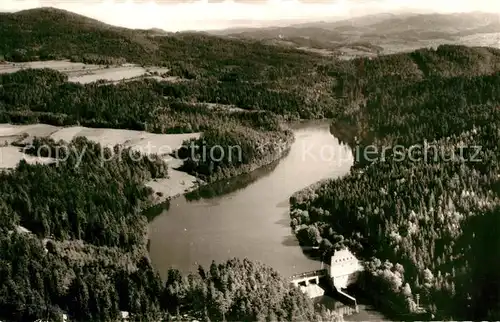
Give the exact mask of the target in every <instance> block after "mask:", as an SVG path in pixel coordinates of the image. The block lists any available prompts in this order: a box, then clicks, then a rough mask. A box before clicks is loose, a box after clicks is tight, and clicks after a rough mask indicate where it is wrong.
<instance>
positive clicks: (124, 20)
mask: <svg viewBox="0 0 500 322" xmlns="http://www.w3.org/2000/svg"><path fill="white" fill-rule="evenodd" d="M41 6H51V7H57V8H61V9H67V10H70V11H73V12H77V13H80V14H83V15H86V16H90V17H93V18H96V19H99V20H101V21H104V22H106V23H110V24H113V25H120V26H125V27H129V28H152V27H156V28H162V29H165V30H168V31H178V30H208V29H222V28H227V27H234V26H252V25H253V26H260V25H269V24H272V23H271V22H273V21H277V20H320V19H323V20H327V19H332V20H333V19H339V18H348V17H352V16H359V15H364V14H375V13H381V12H395V11H410V12H443V13H448V12H468V11H490V12H500V0H302V1H298V0H268V1H266V0H236V2H235V1H223V2H222V0H201V1H200V0H196V1H183V0H156V1H155V0H149V1H148V0H132V1H131V0H114V1H110V0H41V1H36V0H0V10H1V11H17V10H22V9H29V8H35V7H41Z"/></svg>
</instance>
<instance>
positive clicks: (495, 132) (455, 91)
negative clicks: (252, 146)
mask: <svg viewBox="0 0 500 322" xmlns="http://www.w3.org/2000/svg"><path fill="white" fill-rule="evenodd" d="M485 50H486V49H485ZM488 51H490V52H495V51H492V50H489V49H488ZM427 52H429V51H427V50H425V51H424V50H422V51H417V52H415V53H412V54H410V56H417V55H421V53H427ZM470 52H471V50H470V49H468V48H461V47H460V48H452V47H444V46H442V47H440V48H439V49H438V50H437V51H436V53H437V54H440V55H442V56H443V57H445V58H450V59H454V60H458V59H461V60H463V61H464V63H466V62H469V63H467V64H466V65H465V67H464V68H463V69H461V70H458V69H457V70H453V69H448V70H447V74H441V75H436V74H438V73H441V71H443V69H442V70H441V71H439V70H438V71H437V72H436V71H430V72H429V73H428V75H421V76H419V77H414V80H413V81H405V80H404V79H403V80H401V81H400V80H397V79H393V80H391V79H385V80H384V81H380V82H377V83H370V81H367V82H365V83H358V85H357V86H359V87H354V88H353V87H344V93H346V94H347V96H348V97H349V101H351V102H362V103H358V105H356V106H353V107H354V108H352V109H351V110H346V111H343V116H342V117H341V118H339V122H340V123H342V122H343V123H342V124H344V125H345V126H346V127H347V128H348V129H349V130H350V132H344V133H341V131H338V129H339V127H338V126H336V125H335V124H334V126H333V127H332V129H333V132H334V133H338V135H340V136H342V135H346V133H347V135H351V136H352V135H354V136H355V137H356V140H354V139H353V138H352V137H350V138H347V140H351V141H350V142H351V144H353V145H352V146H353V153H354V154H355V156H356V161H358V163H357V167H356V169H355V170H353V171H352V172H351V174H349V175H348V176H346V177H345V178H342V179H338V180H333V181H329V182H325V183H321V184H318V185H316V186H314V187H310V188H308V189H305V190H303V191H301V192H299V193H297V194H295V195H294V196H293V197H292V198H291V201H292V207H291V209H292V211H291V218H292V223H291V225H292V228H293V229H294V231H295V232H296V234H297V236H298V238H299V239H300V240H301V242H302V243H303V244H306V245H318V246H320V248H321V249H322V251H323V252H324V254H325V255H328V254H331V253H332V252H334V250H335V249H337V248H339V247H342V246H348V247H350V248H351V249H353V250H355V251H356V253H357V254H358V255H359V256H360V257H361V258H363V259H365V260H367V261H368V262H367V271H366V272H367V273H366V274H365V276H364V283H363V282H362V283H360V286H361V287H363V286H364V291H365V292H367V293H369V294H371V296H372V298H373V299H374V300H376V302H378V303H379V305H380V306H381V307H382V308H384V309H387V310H388V311H396V312H399V313H401V312H407V313H416V312H417V311H418V308H417V306H416V303H415V302H416V296H417V294H418V295H419V296H420V304H421V306H422V307H423V308H424V309H426V310H427V311H429V312H431V313H432V314H433V316H434V317H436V318H438V319H466V320H469V319H473V320H475V319H484V320H496V319H498V318H499V314H500V307H499V306H498V303H500V297H499V296H500V293H499V287H498V285H499V281H500V275H499V273H498V272H500V269H499V267H498V265H497V264H496V263H493V262H492V260H493V258H496V257H498V252H499V250H500V240H499V239H498V237H497V235H496V234H493V233H492V229H494V228H493V227H496V226H498V218H500V217H498V209H499V208H498V206H499V204H498V200H499V195H498V193H499V192H500V191H499V190H498V187H499V186H498V182H499V164H498V158H499V156H500V154H499V150H498V140H499V136H500V134H499V133H500V132H499V129H498V124H499V123H498V122H499V113H498V104H499V103H500V102H499V97H498V95H497V87H498V79H499V78H498V77H499V74H498V73H497V72H496V71H493V72H492V73H491V74H488V75H477V70H476V72H472V70H470V69H469V68H470V66H471V65H472V66H473V65H475V63H477V61H476V60H473V59H472V58H471V57H470V56H468V54H467V53H470ZM464 57H469V58H467V59H465V58H464ZM381 60H382V59H381ZM376 63H377V61H375V63H373V61H365V64H366V65H365V66H367V65H370V64H376ZM372 66H373V65H372ZM370 75H371V76H369V78H372V79H377V73H376V71H373V72H372V73H370ZM408 77H409V79H411V78H412V76H411V73H410V76H408ZM348 86H352V85H348ZM346 88H349V89H347V90H346ZM340 130H344V131H345V129H340ZM336 131H338V132H336ZM375 289H376V291H375ZM382 294H383V295H382ZM406 318H408V316H406Z"/></svg>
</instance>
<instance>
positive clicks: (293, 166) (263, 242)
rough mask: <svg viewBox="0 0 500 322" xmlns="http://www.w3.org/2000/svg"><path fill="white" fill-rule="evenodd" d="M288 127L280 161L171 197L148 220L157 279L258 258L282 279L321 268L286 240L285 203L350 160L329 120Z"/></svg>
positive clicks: (345, 169) (334, 174) (290, 238)
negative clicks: (289, 136) (287, 145)
mask: <svg viewBox="0 0 500 322" xmlns="http://www.w3.org/2000/svg"><path fill="white" fill-rule="evenodd" d="M293 129H294V132H295V142H294V143H293V145H292V147H291V149H290V151H289V153H288V154H287V156H285V157H284V158H283V159H281V160H280V161H279V162H276V163H275V164H272V165H270V166H268V167H264V168H261V169H259V170H257V171H255V172H253V173H251V174H249V175H245V176H241V177H237V178H233V179H231V180H227V181H224V182H219V183H217V184H215V185H211V186H206V187H204V188H202V190H201V191H200V192H196V193H191V194H188V195H187V196H183V197H179V198H176V199H173V200H172V201H171V203H170V208H169V210H168V211H165V212H163V213H162V214H160V215H159V216H157V217H155V218H154V220H152V221H151V222H150V225H149V234H150V235H149V238H150V245H149V247H150V248H149V250H150V257H151V260H152V263H153V265H154V266H155V268H156V269H157V270H158V271H159V273H160V275H161V276H162V278H165V277H166V274H167V271H168V269H169V268H171V267H172V268H177V269H179V270H181V271H183V272H188V271H193V270H196V269H197V267H198V265H199V264H201V265H203V266H205V267H208V266H209V265H210V264H211V262H212V260H215V261H216V262H223V261H225V260H227V259H229V258H232V257H239V258H245V257H246V258H248V259H250V260H256V261H261V262H263V263H265V264H267V265H269V266H271V267H273V268H274V269H276V270H277V271H278V272H280V273H281V274H282V275H284V276H285V277H287V276H290V275H293V274H295V273H300V272H305V271H311V270H315V269H319V268H320V265H321V264H320V262H319V261H317V260H313V259H311V258H308V257H307V256H306V255H304V253H303V252H302V250H301V248H300V247H299V245H298V242H297V240H296V238H295V237H294V236H293V235H292V232H291V229H290V219H289V214H288V213H289V202H288V200H289V197H290V196H291V195H292V194H293V193H294V192H296V191H298V190H300V189H302V188H305V187H307V186H309V185H311V184H314V183H316V182H317V181H320V180H322V179H326V178H337V177H340V176H343V175H346V174H347V173H348V172H349V169H350V168H351V166H352V164H353V155H352V152H351V149H350V148H349V147H348V146H347V145H344V144H341V143H340V142H339V140H337V139H336V138H335V137H333V136H332V135H331V133H330V130H329V122H327V121H316V122H307V123H301V124H299V125H295V126H294V127H293Z"/></svg>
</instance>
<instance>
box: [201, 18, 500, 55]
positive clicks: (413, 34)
mask: <svg viewBox="0 0 500 322" xmlns="http://www.w3.org/2000/svg"><path fill="white" fill-rule="evenodd" d="M496 32H500V16H499V15H498V14H494V13H484V12H472V13H456V14H392V13H386V14H376V15H369V16H363V17H356V18H352V19H347V20H338V21H330V22H328V21H319V22H308V23H301V24H294V25H290V26H287V27H269V28H246V29H245V28H237V29H227V30H220V31H213V32H211V33H212V34H216V35H221V36H229V37H236V38H249V39H256V40H261V41H264V42H266V43H271V44H275V45H283V46H292V47H297V48H302V49H326V50H330V51H334V52H333V53H332V52H331V54H338V53H339V52H346V51H348V50H351V51H352V50H358V53H359V48H358V47H359V44H360V43H361V44H363V47H364V49H363V50H362V51H361V54H363V52H364V53H365V54H378V53H382V52H389V53H390V52H397V51H402V50H404V48H403V49H401V48H400V47H401V46H403V47H407V50H413V49H416V48H420V47H428V46H429V43H431V42H433V41H435V42H437V43H438V44H440V43H457V44H460V43H461V42H460V41H461V39H460V38H461V37H467V36H474V35H477V34H484V33H496ZM394 45H395V46H397V48H396V49H394V50H391V49H389V50H387V47H391V46H394ZM476 45H481V44H479V43H478V44H476ZM381 48H382V49H381Z"/></svg>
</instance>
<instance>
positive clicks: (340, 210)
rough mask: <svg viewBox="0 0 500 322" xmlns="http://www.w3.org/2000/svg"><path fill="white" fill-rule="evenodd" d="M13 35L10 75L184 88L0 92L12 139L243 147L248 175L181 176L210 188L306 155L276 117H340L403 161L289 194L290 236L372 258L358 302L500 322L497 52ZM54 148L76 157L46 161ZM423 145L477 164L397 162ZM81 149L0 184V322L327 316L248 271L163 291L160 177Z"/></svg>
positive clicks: (34, 23)
mask: <svg viewBox="0 0 500 322" xmlns="http://www.w3.org/2000/svg"><path fill="white" fill-rule="evenodd" d="M0 19H2V23H1V24H0V38H1V39H2V43H1V45H0V55H1V56H3V58H4V59H6V60H14V61H26V60H30V59H55V58H66V59H72V60H74V61H83V60H85V61H89V59H90V61H89V62H93V63H103V64H117V63H123V62H130V63H139V64H143V65H162V66H166V67H168V68H169V69H170V74H171V75H176V76H180V77H181V78H182V81H181V82H176V83H172V82H165V81H162V82H159V81H156V80H147V79H143V80H137V81H132V82H127V83H119V84H116V85H112V84H100V83H93V84H87V85H81V84H74V83H69V82H68V81H67V78H66V76H65V75H63V74H61V73H59V72H56V71H52V70H25V71H19V72H17V73H14V74H8V75H1V76H0V121H1V122H11V123H37V122H44V123H50V124H54V125H73V124H81V125H87V126H92V127H113V128H128V129H138V130H145V131H150V132H157V133H179V132H195V131H202V132H204V135H203V136H202V138H201V139H200V140H198V141H196V143H198V144H200V145H202V144H205V145H206V146H208V147H210V146H214V145H223V146H224V147H226V148H227V147H230V146H231V145H235V144H236V145H239V146H241V147H242V148H243V151H244V154H243V158H242V159H241V160H238V161H234V158H233V161H231V160H229V159H227V158H226V159H223V160H220V161H214V160H210V159H209V160H201V161H200V160H196V159H195V158H191V159H190V160H188V161H187V162H186V163H185V170H186V171H189V172H191V173H194V174H197V175H199V176H201V177H202V178H204V179H207V180H218V179H221V178H226V177H228V176H233V175H235V174H238V173H242V172H247V171H250V170H252V169H254V168H255V167H258V166H261V165H263V164H266V163H270V162H271V161H272V160H274V159H276V158H277V157H279V156H281V155H282V153H284V152H285V150H286V148H287V147H288V145H289V144H290V143H291V141H292V139H293V138H292V135H291V132H290V131H289V130H288V129H287V128H286V126H285V125H284V124H283V122H282V121H283V120H290V119H298V118H322V117H329V118H332V119H333V125H332V132H333V133H334V134H335V135H336V136H338V137H339V138H340V139H342V140H344V141H346V142H349V143H350V144H352V147H353V150H354V151H357V150H359V149H363V148H365V147H366V146H367V145H369V144H374V145H376V146H377V147H384V146H385V147H395V146H396V145H398V144H399V145H401V146H402V147H403V148H402V149H400V150H398V151H397V153H396V151H392V150H391V149H389V151H388V152H387V154H386V155H385V159H383V160H380V159H379V161H378V162H369V160H367V159H366V158H363V160H361V159H360V160H359V161H362V162H360V163H359V166H360V167H361V166H363V168H362V169H358V170H356V171H353V173H352V174H350V175H349V176H347V177H346V178H343V179H340V180H336V181H332V182H327V183H324V184H321V185H318V186H317V187H315V188H313V189H308V190H306V191H304V192H301V193H299V194H297V195H296V196H294V198H292V213H291V214H292V226H293V228H294V229H295V230H296V233H297V235H298V236H299V238H300V239H301V242H302V243H307V244H319V245H320V247H321V249H322V250H323V251H325V253H326V254H329V253H331V252H332V251H333V249H334V248H335V247H338V246H341V245H349V246H350V247H351V248H353V250H355V251H356V252H357V254H358V255H359V256H361V257H362V258H364V259H366V260H369V263H368V265H367V268H368V269H367V271H368V274H366V275H365V276H364V277H365V279H364V283H365V284H364V285H365V290H366V291H367V292H370V290H374V289H376V290H377V292H378V293H377V296H375V297H377V298H379V299H382V300H383V301H381V304H386V303H389V301H390V303H392V304H393V307H392V309H393V310H394V309H395V308H397V310H398V311H404V310H407V311H408V312H412V311H415V298H416V294H420V296H421V304H422V305H423V306H424V307H425V308H426V309H428V310H429V311H431V312H432V313H433V314H434V315H435V316H436V317H438V318H454V319H474V320H475V319H483V320H484V319H499V318H500V317H499V312H500V309H499V308H498V303H499V302H500V300H499V299H500V296H499V295H498V289H499V288H498V285H499V284H500V282H499V281H500V277H499V276H498V272H500V268H499V267H498V265H497V261H495V259H496V258H498V255H500V254H496V253H495V252H498V250H499V249H500V245H499V241H498V238H497V234H494V233H492V231H493V230H492V229H491V228H492V227H493V229H494V227H496V226H498V218H499V217H498V206H500V205H499V204H498V200H499V199H498V192H499V191H498V188H499V185H498V175H499V173H498V156H499V155H498V148H497V146H496V144H497V142H498V139H499V132H498V121H499V120H498V117H499V114H498V112H499V110H498V104H499V103H500V102H499V99H500V96H499V94H498V90H497V85H498V84H499V75H500V74H498V71H499V69H500V52H499V51H498V50H496V49H491V48H468V47H462V46H440V47H439V48H437V49H436V50H431V49H421V50H417V51H415V52H412V53H404V54H395V55H390V56H381V57H379V58H376V59H368V58H365V59H355V60H351V61H336V60H331V59H326V58H324V57H321V56H318V55H314V54H311V53H305V52H301V51H297V50H292V49H283V48H277V47H273V46H266V45H263V44H261V43H259V42H256V41H241V40H231V39H222V38H218V37H213V36H208V35H202V34H190V33H179V34H174V35H166V36H155V37H151V36H150V34H149V33H148V32H145V31H133V30H127V29H123V28H116V27H111V26H108V25H104V24H102V23H99V22H97V21H95V20H91V19H88V18H85V17H82V16H78V15H75V14H70V13H68V12H65V11H61V10H55V9H37V10H28V11H24V12H19V13H14V14H1V15H0ZM89 57H90V58H89ZM206 103H217V104H224V105H225V106H222V107H221V108H217V109H213V108H211V105H208V104H206ZM229 107H230V108H236V109H233V110H231V109H230V108H229ZM237 108H240V109H237ZM42 143H46V144H49V145H51V146H53V147H54V148H55V146H56V145H57V144H64V143H55V142H45V141H35V146H39V145H40V144H42ZM37 144H38V145H37ZM356 144H358V146H356ZM414 144H422V145H424V144H430V145H432V146H436V147H438V148H439V149H443V151H445V152H446V153H448V154H447V155H446V157H447V158H449V154H450V153H451V152H452V151H454V152H455V154H458V153H464V154H463V155H462V156H464V157H467V158H465V159H464V160H462V159H458V160H455V161H454V162H452V161H449V160H448V159H447V160H443V158H442V155H437V156H438V157H439V158H437V159H436V160H434V158H430V159H427V160H420V161H419V162H415V161H413V160H410V159H409V158H403V160H401V155H403V156H404V155H407V154H409V153H410V147H411V146H412V145H414ZM70 146H72V147H76V148H77V149H80V150H81V149H83V148H85V149H87V150H88V151H87V153H86V154H85V158H84V159H83V160H82V163H81V164H80V165H79V167H77V168H75V162H77V161H78V160H79V159H78V158H77V157H76V156H70V157H69V159H68V161H66V162H63V163H59V164H58V166H57V167H55V165H53V166H47V165H45V166H44V165H28V164H26V163H24V162H23V163H21V164H20V165H19V166H18V168H17V169H15V170H13V171H10V172H5V173H2V174H1V176H0V190H1V191H0V192H1V195H2V199H1V200H0V217H1V218H2V221H1V224H0V227H1V228H0V243H1V245H2V247H1V248H0V260H1V262H2V265H0V270H1V274H0V281H1V283H0V285H1V288H0V317H1V318H5V319H11V320H17V321H25V320H30V319H35V318H39V317H47V316H49V317H50V318H49V320H53V319H55V316H56V314H58V313H59V312H60V311H66V312H68V313H69V315H70V316H71V317H73V318H75V319H77V320H82V321H88V320H103V321H108V320H113V319H115V318H116V317H117V315H118V311H120V310H124V311H129V312H131V314H132V317H133V319H137V320H140V319H142V320H151V319H152V318H153V317H157V316H162V317H164V316H165V315H166V312H167V311H168V312H169V313H170V314H177V313H179V314H184V313H186V314H188V313H189V314H191V315H193V316H194V317H197V318H199V319H206V320H208V319H211V320H221V319H224V318H225V319H226V320H245V319H250V320H253V319H261V320H264V319H273V318H275V319H280V320H288V319H290V320H297V321H299V320H300V321H302V320H310V319H320V317H319V316H317V315H315V313H314V312H313V306H312V304H311V303H310V302H309V300H307V299H305V297H304V296H303V295H302V294H300V293H299V292H297V290H295V289H292V288H290V287H289V286H288V285H287V284H286V282H284V280H282V279H281V278H279V276H278V275H277V273H276V272H274V271H272V270H271V269H269V268H265V267H262V266H260V265H257V264H252V263H250V262H248V261H238V260H232V261H228V262H227V263H224V264H222V265H221V266H216V265H212V267H210V271H205V270H200V271H199V274H192V275H190V276H188V277H180V276H179V274H178V273H176V272H175V271H172V272H171V273H170V277H169V280H168V281H167V284H166V285H165V286H164V285H162V283H161V282H160V281H159V278H158V275H157V273H156V272H155V271H154V270H153V269H152V267H151V264H150V263H149V260H148V259H147V252H146V250H145V227H146V219H145V217H144V216H142V215H141V210H143V209H144V208H145V207H147V206H149V205H150V203H151V202H150V197H151V196H150V194H151V191H150V190H149V189H146V188H145V187H144V186H143V182H144V180H146V179H149V178H151V177H161V176H164V175H166V169H165V166H164V164H163V163H162V162H159V161H158V162H157V160H156V161H155V160H153V161H150V160H146V159H145V161H143V162H139V163H138V162H133V161H132V160H131V159H128V158H126V157H125V160H124V161H120V162H119V161H116V162H109V163H106V164H105V165H102V166H101V163H100V162H99V161H98V160H97V158H98V157H99V155H98V151H100V147H99V146H97V145H95V144H93V143H90V142H87V141H86V140H82V139H78V140H76V141H75V142H72V143H71V144H70ZM461 146H465V147H466V148H465V149H461V148H460V147H461ZM476 146H480V147H481V150H480V153H479V154H476V153H475V151H476ZM356 148H358V149H356ZM225 151H228V150H225ZM391 151H392V152H391ZM440 151H441V150H440ZM460 151H462V152H460ZM28 152H29V151H28ZM31 152H32V153H33V151H31ZM195 152H196V153H201V152H200V151H199V150H196V151H195ZM181 153H186V151H185V150H182V151H181ZM375 154H376V153H375ZM227 155H230V154H229V153H227ZM434 155H435V154H431V156H434ZM379 156H381V155H379ZM420 156H421V157H422V155H420ZM427 157H428V158H429V156H427ZM472 157H474V158H478V159H480V161H478V162H472V161H471V159H472ZM19 225H21V226H23V227H25V228H27V229H29V230H30V231H31V233H23V232H22V231H23V230H22V229H20V227H19ZM18 230H19V232H18ZM44 240H45V242H44V243H43V244H42V241H44ZM257 281H262V283H257ZM259 285H264V286H266V289H265V290H264V289H262V288H259ZM361 285H362V286H363V284H361ZM386 299H387V300H389V301H385V300H386ZM204 303H207V304H206V305H204ZM322 314H323V317H322V319H328V320H329V321H331V320H332V319H336V318H337V317H331V316H330V317H325V314H327V313H326V312H323V313H322ZM134 316H135V318H134Z"/></svg>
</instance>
